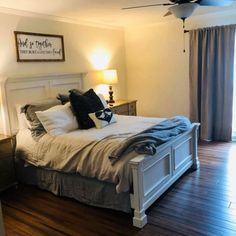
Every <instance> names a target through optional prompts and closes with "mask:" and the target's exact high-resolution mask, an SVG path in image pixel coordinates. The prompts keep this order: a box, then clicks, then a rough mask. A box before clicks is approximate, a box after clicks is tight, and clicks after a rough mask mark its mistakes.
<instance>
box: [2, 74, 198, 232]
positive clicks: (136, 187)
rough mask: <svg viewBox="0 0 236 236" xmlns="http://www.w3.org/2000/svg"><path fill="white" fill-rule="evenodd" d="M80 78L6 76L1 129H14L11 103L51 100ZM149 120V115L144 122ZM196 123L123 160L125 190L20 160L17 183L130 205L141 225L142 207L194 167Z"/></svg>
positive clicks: (126, 207) (93, 202) (135, 222)
mask: <svg viewBox="0 0 236 236" xmlns="http://www.w3.org/2000/svg"><path fill="white" fill-rule="evenodd" d="M83 78H84V74H80V73H78V74H57V75H39V76H31V77H17V78H16V77H15V78H6V80H5V81H4V83H3V84H2V86H1V94H2V102H3V108H4V109H3V119H4V127H3V128H4V132H5V133H6V134H11V135H12V134H15V133H17V131H18V120H17V115H16V109H15V105H16V104H24V103H28V102H32V101H37V100H40V99H43V98H54V97H56V95H57V94H58V93H65V92H67V91H68V90H69V89H74V88H78V89H83ZM26 94H27V96H26ZM118 119H120V120H121V121H122V119H134V120H135V119H136V120H135V121H136V122H139V118H127V117H126V118H125V117H122V116H121V117H119V118H118ZM146 119H148V118H146ZM153 119H154V120H155V118H153ZM154 120H153V121H154ZM151 121H152V119H151V118H150V120H148V122H151ZM124 122H125V121H124ZM119 123H121V122H119ZM198 127H199V124H192V125H191V129H189V130H188V131H187V132H185V133H183V134H181V135H178V136H177V137H176V138H174V139H172V140H171V141H169V142H166V143H164V144H162V145H160V146H159V147H158V149H157V153H156V154H155V155H153V156H148V155H144V154H142V155H137V154H136V155H133V156H132V155H131V156H130V157H129V161H128V163H127V166H128V168H129V169H130V172H129V174H130V178H131V182H130V185H129V188H128V190H127V191H120V192H118V193H117V191H116V190H117V186H116V185H115V184H114V183H112V182H109V181H102V180H98V179H96V178H91V177H87V176H83V175H80V174H78V173H66V172H61V171H59V170H53V169H50V168H42V167H40V166H35V165H32V163H30V162H27V161H25V160H23V159H22V158H17V159H16V160H17V172H18V177H19V180H20V181H21V182H23V183H27V184H34V185H37V186H39V187H40V188H42V189H46V190H49V191H51V192H53V193H54V194H57V195H61V196H67V197H72V198H74V199H77V200H79V201H80V202H83V203H87V204H90V205H94V206H99V207H105V208H111V209H115V210H121V211H125V212H130V211H131V209H133V225H134V226H136V227H139V228H142V227H143V226H144V225H145V224H146V223H147V216H146V214H145V210H146V209H147V208H148V207H149V206H150V205H151V204H153V203H154V202H155V201H156V200H157V199H158V198H159V197H160V196H161V195H162V194H163V193H164V192H165V191H166V190H167V189H168V188H169V187H170V186H171V185H172V184H173V183H174V182H175V181H176V180H177V179H178V178H180V177H181V176H182V175H183V174H184V173H185V172H186V171H187V170H188V169H190V168H191V169H193V170H196V169H198V168H199V160H198V155H197V140H198ZM24 132H26V133H25V134H23V133H22V132H21V133H20V135H19V134H18V141H19V140H23V137H27V130H25V131H24ZM21 137H22V138H21ZM29 139H30V137H29ZM19 142H20V141H19ZM24 142H27V141H24ZM29 142H31V141H29ZM88 193H90V194H88Z"/></svg>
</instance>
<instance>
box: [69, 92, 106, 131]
mask: <svg viewBox="0 0 236 236" xmlns="http://www.w3.org/2000/svg"><path fill="white" fill-rule="evenodd" d="M69 92H70V95H69V98H70V103H71V107H72V109H73V112H74V114H75V116H76V119H77V121H78V124H79V127H80V129H89V128H92V127H94V126H95V124H94V122H93V120H92V119H91V118H90V117H89V115H88V114H89V113H93V112H95V111H98V110H102V109H104V106H103V104H102V102H101V100H100V98H99V97H98V96H97V94H96V93H95V92H94V91H93V89H89V90H88V91H87V92H85V93H84V94H83V95H81V94H79V93H78V92H77V91H75V90H70V91H69Z"/></svg>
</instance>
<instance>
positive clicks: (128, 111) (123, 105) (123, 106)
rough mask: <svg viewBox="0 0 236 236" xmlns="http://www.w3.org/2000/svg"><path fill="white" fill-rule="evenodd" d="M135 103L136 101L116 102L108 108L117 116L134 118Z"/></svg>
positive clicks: (135, 113)
mask: <svg viewBox="0 0 236 236" xmlns="http://www.w3.org/2000/svg"><path fill="white" fill-rule="evenodd" d="M136 102H137V100H117V101H116V102H115V103H113V104H112V105H113V106H111V105H110V108H111V110H112V112H113V113H115V114H118V115H128V116H136V115H137V112H136Z"/></svg>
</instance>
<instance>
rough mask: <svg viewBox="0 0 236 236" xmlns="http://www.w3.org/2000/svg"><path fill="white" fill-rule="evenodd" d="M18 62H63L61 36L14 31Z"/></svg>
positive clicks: (63, 54)
mask: <svg viewBox="0 0 236 236" xmlns="http://www.w3.org/2000/svg"><path fill="white" fill-rule="evenodd" d="M14 34H15V41H16V55H17V61H18V62H33V61H35V62H37V61H65V52H64V41H63V36H62V35H53V34H39V33H31V32H22V31H14Z"/></svg>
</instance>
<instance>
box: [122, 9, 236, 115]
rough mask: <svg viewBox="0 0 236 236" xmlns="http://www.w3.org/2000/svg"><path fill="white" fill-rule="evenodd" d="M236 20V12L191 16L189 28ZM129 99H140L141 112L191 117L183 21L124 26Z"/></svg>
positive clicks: (139, 112)
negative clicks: (232, 13) (231, 13)
mask: <svg viewBox="0 0 236 236" xmlns="http://www.w3.org/2000/svg"><path fill="white" fill-rule="evenodd" d="M233 23H236V13H235V15H223V14H218V15H214V16H213V15H210V16H208V17H203V16H200V17H192V18H189V19H188V21H187V25H186V28H187V29H195V28H202V27H206V26H213V25H223V24H233ZM125 42H126V60H127V78H128V81H127V88H128V90H127V91H128V98H130V99H138V114H139V115H144V116H160V117H169V116H174V115H178V114H183V115H186V116H189V50H188V47H189V46H188V35H186V48H187V51H186V53H183V31H182V23H181V21H180V20H177V19H176V20H173V21H171V22H168V23H160V24H153V25H149V26H140V27H135V28H134V27H132V28H126V29H125Z"/></svg>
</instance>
